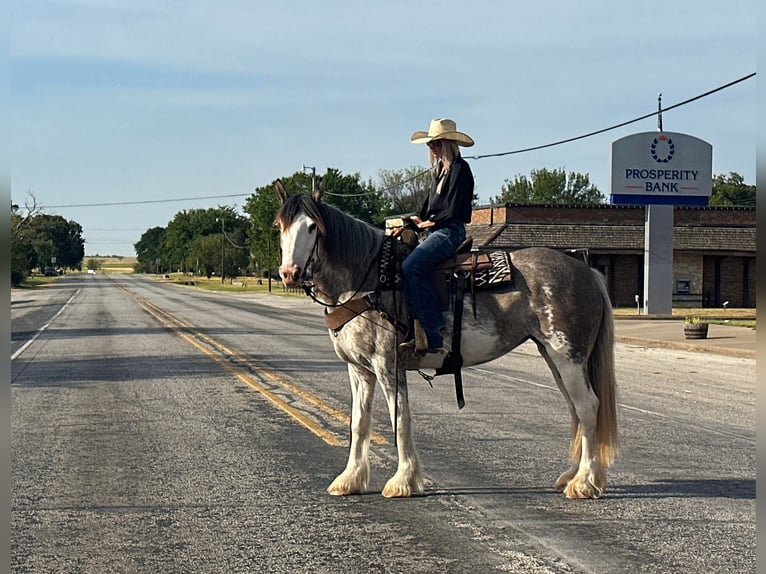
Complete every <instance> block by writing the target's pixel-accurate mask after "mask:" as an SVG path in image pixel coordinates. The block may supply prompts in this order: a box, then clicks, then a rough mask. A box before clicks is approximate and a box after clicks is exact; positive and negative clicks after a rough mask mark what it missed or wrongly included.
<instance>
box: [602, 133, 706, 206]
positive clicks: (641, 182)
mask: <svg viewBox="0 0 766 574" xmlns="http://www.w3.org/2000/svg"><path fill="white" fill-rule="evenodd" d="M712 189H713V146H711V145H710V144H709V143H707V142H706V141H703V140H701V139H699V138H695V137H693V136H690V135H686V134H680V133H674V132H645V133H640V134H633V135H630V136H626V137H624V138H620V139H618V140H615V141H614V142H612V189H611V196H610V200H611V202H612V203H615V204H641V205H644V204H665V205H707V202H708V198H709V197H710V194H711V192H712Z"/></svg>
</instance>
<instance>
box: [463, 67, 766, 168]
mask: <svg viewBox="0 0 766 574" xmlns="http://www.w3.org/2000/svg"><path fill="white" fill-rule="evenodd" d="M753 76H755V72H752V73H751V74H748V75H747V76H743V77H741V78H739V79H738V80H734V81H733V82H729V83H728V84H724V85H723V86H719V87H717V88H714V89H712V90H709V91H707V92H705V93H704V94H700V95H698V96H694V97H693V98H689V99H688V100H684V101H683V102H679V103H677V104H673V105H672V106H670V107H667V108H663V109H662V110H657V111H654V112H651V113H649V114H644V115H643V116H640V117H638V118H635V119H632V120H628V121H627V122H622V123H619V124H616V125H613V126H610V127H608V128H603V129H600V130H596V131H594V132H589V133H587V134H583V135H580V136H575V137H571V138H567V139H563V140H559V141H556V142H553V143H549V144H543V145H538V146H533V147H528V148H523V149H517V150H513V151H505V152H500V153H488V154H484V155H474V156H466V159H483V158H486V157H500V156H504V155H511V154H516V153H524V152H528V151H534V150H538V149H544V148H548V147H553V146H557V145H561V144H565V143H569V142H573V141H577V140H581V139H584V138H589V137H591V136H595V135H598V134H602V133H604V132H608V131H611V130H615V129H617V128H621V127H623V126H627V125H629V124H633V123H636V122H640V121H641V120H645V119H646V118H651V117H652V116H656V115H658V114H662V112H668V111H670V110H672V109H673V108H679V107H681V106H685V105H686V104H690V103H692V102H694V101H696V100H699V99H701V98H704V97H707V96H709V95H711V94H715V93H716V92H720V91H721V90H725V89H726V88H730V87H731V86H733V85H735V84H739V83H740V82H744V81H745V80H749V79H750V78H752V77H753Z"/></svg>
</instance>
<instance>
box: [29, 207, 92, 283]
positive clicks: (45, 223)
mask: <svg viewBox="0 0 766 574" xmlns="http://www.w3.org/2000/svg"><path fill="white" fill-rule="evenodd" d="M22 235H23V236H24V237H25V238H27V239H28V240H30V241H31V242H32V246H33V247H34V249H35V252H36V256H37V262H36V263H37V266H39V267H43V266H45V265H50V264H51V258H52V257H55V258H56V265H58V266H60V267H64V268H69V269H80V268H81V267H82V260H83V258H84V257H85V240H84V239H83V237H82V226H80V224H79V223H77V222H76V221H67V220H66V219H64V218H63V217H61V216H60V215H46V214H38V215H36V216H35V217H33V218H32V219H31V220H29V222H28V223H27V225H26V226H25V227H24V229H23V231H22Z"/></svg>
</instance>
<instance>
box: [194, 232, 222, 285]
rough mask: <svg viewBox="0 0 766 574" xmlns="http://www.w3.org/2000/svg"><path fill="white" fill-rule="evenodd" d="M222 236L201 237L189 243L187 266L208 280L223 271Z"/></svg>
mask: <svg viewBox="0 0 766 574" xmlns="http://www.w3.org/2000/svg"><path fill="white" fill-rule="evenodd" d="M221 238H222V235H221V234H220V233H219V234H218V235H199V236H197V237H195V238H194V239H192V240H191V241H190V242H189V257H188V260H187V265H188V266H189V267H190V268H191V269H193V270H194V273H195V274H196V273H199V274H201V275H204V276H205V277H207V278H208V279H210V278H211V277H212V276H213V273H215V272H216V271H219V272H220V269H221Z"/></svg>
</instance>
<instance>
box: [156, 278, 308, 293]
mask: <svg viewBox="0 0 766 574" xmlns="http://www.w3.org/2000/svg"><path fill="white" fill-rule="evenodd" d="M155 277H162V276H155ZM169 277H170V278H169V279H164V278H160V279H159V280H160V281H163V282H165V283H175V284H176V285H183V286H186V287H193V288H196V289H202V290H204V291H218V292H226V293H269V282H268V279H262V280H261V283H259V282H258V281H259V280H258V279H257V278H255V277H235V278H233V279H232V278H226V280H225V281H224V282H223V283H221V280H220V279H219V278H217V277H211V278H210V279H208V278H207V277H190V276H188V275H183V274H181V273H171V274H170V275H169ZM271 295H286V296H291V297H305V296H306V294H305V293H304V291H303V289H286V288H285V287H284V286H283V285H282V282H281V281H279V280H277V279H272V280H271Z"/></svg>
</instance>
